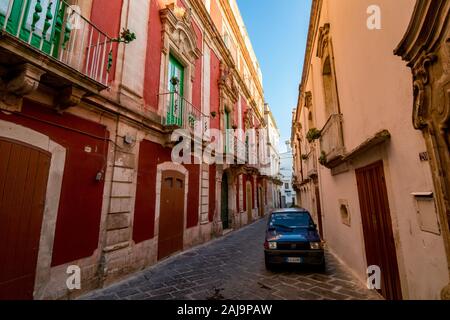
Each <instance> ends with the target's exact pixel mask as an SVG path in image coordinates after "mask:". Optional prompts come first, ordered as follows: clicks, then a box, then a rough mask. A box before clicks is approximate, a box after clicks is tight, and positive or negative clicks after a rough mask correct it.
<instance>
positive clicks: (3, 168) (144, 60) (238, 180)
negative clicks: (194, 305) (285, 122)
mask: <svg viewBox="0 0 450 320" xmlns="http://www.w3.org/2000/svg"><path fill="white" fill-rule="evenodd" d="M6 2H7V3H6V4H2V5H1V6H0V29H1V31H0V195H1V196H0V235H1V236H2V240H3V241H1V243H0V249H1V255H0V259H1V261H0V299H3V298H7V299H8V298H25V299H33V298H34V299H49V298H70V297H75V296H78V295H80V294H82V293H85V292H87V291H89V290H92V289H95V288H98V287H101V286H104V285H107V284H110V283H111V282H113V281H116V280H117V279H119V278H121V277H124V276H126V275H128V274H130V273H132V272H134V271H137V270H141V269H143V268H145V267H147V266H150V265H152V264H154V263H156V262H157V261H158V260H161V259H164V258H165V257H167V256H170V255H172V254H174V253H176V252H179V251H182V250H185V249H187V248H189V247H192V246H194V245H197V244H200V243H203V242H206V241H209V240H210V239H211V238H212V237H216V236H220V235H221V234H222V232H223V230H224V229H226V228H239V227H241V226H242V225H245V224H248V223H250V222H251V221H253V220H254V219H257V218H258V217H259V216H261V215H264V213H266V212H267V210H268V209H269V208H268V207H267V199H266V197H264V196H263V195H264V194H265V193H266V192H267V190H265V188H266V184H265V183H264V177H262V176H261V174H260V170H259V166H258V165H249V164H238V162H237V158H236V159H235V160H236V162H235V164H211V165H209V164H206V163H204V162H203V161H202V159H198V158H194V157H192V159H191V160H192V161H191V163H190V164H177V163H175V162H173V161H172V148H173V147H174V145H175V142H173V141H172V140H171V136H172V133H173V131H174V130H175V129H179V128H182V129H185V130H187V131H188V132H190V133H193V132H194V131H195V132H201V133H202V137H201V138H200V139H201V140H202V141H201V144H200V145H203V146H205V145H207V143H208V137H209V134H208V132H209V130H210V129H219V130H221V132H224V131H225V129H231V128H234V129H242V130H244V131H245V130H249V129H253V128H255V127H256V124H260V126H264V119H263V111H262V110H263V107H264V106H263V102H264V97H263V91H262V84H261V83H262V81H261V77H260V76H259V74H260V71H259V70H258V67H257V61H256V58H255V56H254V53H253V51H252V49H251V48H248V47H247V46H246V45H245V43H246V39H245V37H247V35H246V33H245V32H243V31H242V30H241V28H240V27H239V25H242V23H241V18H240V15H239V14H238V12H237V11H236V10H237V6H234V5H230V2H229V1H222V0H211V1H201V0H184V1H175V2H174V1H170V0H151V1H134V0H133V1H130V0H113V1H105V0H90V1H68V2H65V1H53V2H51V1H46V0H42V1H41V3H40V4H41V6H42V7H43V8H44V10H42V11H43V12H44V13H52V15H51V16H52V18H50V15H45V14H41V16H40V19H39V20H38V21H37V22H35V23H34V24H33V19H32V16H33V13H35V12H36V13H39V12H40V11H39V10H37V7H36V1H33V0H29V1H26V0H24V1H19V0H9V1H6ZM29 2H30V3H31V5H30V3H29ZM231 3H232V4H233V3H234V2H231ZM42 11H41V12H42ZM22 12H23V14H21V13H22ZM20 17H22V18H20ZM74 17H75V19H74ZM81 17H84V18H85V19H82V18H81ZM24 19H25V20H24ZM30 19H31V20H30ZM28 20H29V22H30V23H24V21H25V22H27V21H28ZM133 35H134V36H133ZM243 139H244V137H243V136H240V135H238V134H236V135H235V137H234V140H235V142H236V143H235V145H236V147H233V151H235V148H238V146H245V141H244V140H243ZM231 146H233V144H232V145H231ZM228 147H229V146H228ZM247 148H248V144H247ZM226 152H227V151H226V150H225V153H226ZM228 152H229V150H228ZM258 192H259V193H258ZM224 195H225V196H224ZM69 266H76V267H77V268H79V270H80V274H81V288H80V289H73V290H71V289H70V288H68V286H67V283H66V280H67V277H68V274H67V273H66V271H67V270H68V267H69Z"/></svg>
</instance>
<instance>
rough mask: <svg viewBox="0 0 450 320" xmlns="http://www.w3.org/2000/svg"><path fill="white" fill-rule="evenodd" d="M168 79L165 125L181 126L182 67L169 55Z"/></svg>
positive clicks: (182, 106) (182, 107) (182, 110)
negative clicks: (167, 103)
mask: <svg viewBox="0 0 450 320" xmlns="http://www.w3.org/2000/svg"><path fill="white" fill-rule="evenodd" d="M168 76H169V81H168V88H167V89H168V90H169V95H170V101H169V107H168V109H167V120H166V122H167V123H166V124H167V125H175V126H178V127H182V126H183V124H184V123H183V121H186V119H184V117H183V114H184V111H185V110H184V107H185V106H184V99H183V97H184V67H183V65H182V64H181V63H180V62H179V61H178V60H177V59H175V57H174V56H172V55H170V57H169V74H168Z"/></svg>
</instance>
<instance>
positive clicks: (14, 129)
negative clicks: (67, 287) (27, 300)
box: [0, 120, 66, 299]
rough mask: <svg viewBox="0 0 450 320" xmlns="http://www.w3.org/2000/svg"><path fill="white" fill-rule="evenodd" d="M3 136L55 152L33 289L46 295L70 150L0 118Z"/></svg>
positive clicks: (49, 178)
mask: <svg viewBox="0 0 450 320" xmlns="http://www.w3.org/2000/svg"><path fill="white" fill-rule="evenodd" d="M0 138H4V139H7V140H10V141H13V142H14V141H17V142H18V143H23V144H27V145H29V146H31V147H34V148H38V149H41V150H43V151H46V152H49V153H50V154H51V161H50V168H49V176H48V182H47V192H46V196H45V207H44V213H43V216H42V227H41V235H40V240H39V252H38V258H37V264H36V277H35V281H34V292H33V297H34V298H35V299H39V298H40V297H43V296H44V294H45V288H46V285H47V283H48V282H49V281H50V275H51V274H50V269H51V262H52V252H53V242H54V239H55V229H56V219H57V215H58V209H59V200H60V195H61V187H62V182H63V176H64V166H65V161H66V149H65V148H64V147H62V146H61V145H59V144H57V143H56V142H54V141H53V140H51V139H50V138H49V137H48V136H46V135H44V134H42V133H39V132H37V131H34V130H31V129H29V128H26V127H24V126H20V125H17V124H14V123H12V122H8V121H3V120H0Z"/></svg>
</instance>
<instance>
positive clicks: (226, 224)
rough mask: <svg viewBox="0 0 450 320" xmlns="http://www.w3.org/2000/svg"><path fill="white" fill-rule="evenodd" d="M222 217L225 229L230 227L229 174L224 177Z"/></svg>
mask: <svg viewBox="0 0 450 320" xmlns="http://www.w3.org/2000/svg"><path fill="white" fill-rule="evenodd" d="M221 219H222V227H223V229H224V230H225V229H228V228H229V227H230V223H229V218H228V178H227V174H224V175H223V177H222V197H221Z"/></svg>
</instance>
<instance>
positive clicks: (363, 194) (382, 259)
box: [356, 161, 402, 300]
mask: <svg viewBox="0 0 450 320" xmlns="http://www.w3.org/2000/svg"><path fill="white" fill-rule="evenodd" d="M356 180H357V184H358V194H359V203H360V207H361V218H362V224H363V231H364V242H365V248H366V257H367V265H368V266H371V265H377V266H379V267H380V269H381V290H380V293H381V294H382V295H383V296H384V297H385V298H386V299H389V300H399V299H402V292H401V286H400V277H399V272H398V264H397V255H396V250H395V242H394V235H393V231H392V222H391V214H390V210H389V201H388V196H387V189H386V181H385V176H384V170H383V162H382V161H379V162H376V163H374V164H372V165H370V166H367V167H364V168H361V169H358V170H356Z"/></svg>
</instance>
